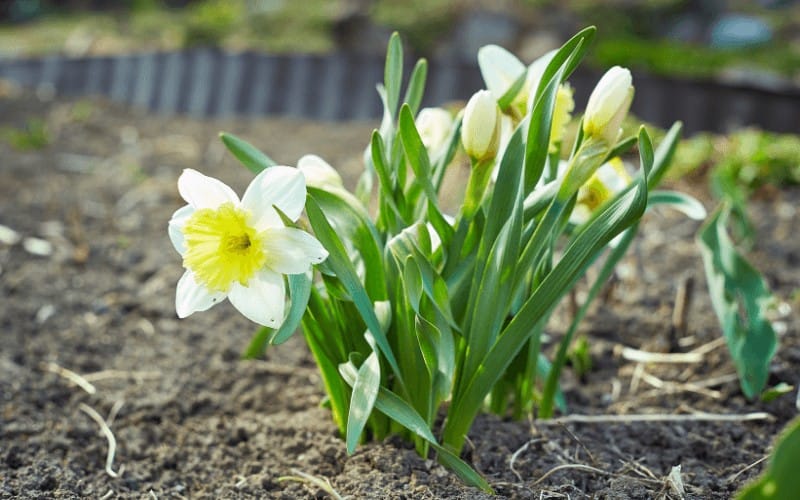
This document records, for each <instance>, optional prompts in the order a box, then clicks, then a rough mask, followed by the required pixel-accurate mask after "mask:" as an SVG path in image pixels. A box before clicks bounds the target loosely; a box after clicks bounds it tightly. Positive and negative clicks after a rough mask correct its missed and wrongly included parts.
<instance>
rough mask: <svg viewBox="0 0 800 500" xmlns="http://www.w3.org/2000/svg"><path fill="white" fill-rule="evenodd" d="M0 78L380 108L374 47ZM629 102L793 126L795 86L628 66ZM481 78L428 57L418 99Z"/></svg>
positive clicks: (335, 109)
mask: <svg viewBox="0 0 800 500" xmlns="http://www.w3.org/2000/svg"><path fill="white" fill-rule="evenodd" d="M600 76H601V75H600V73H599V72H596V71H591V70H588V71H579V72H577V73H575V74H574V75H572V77H571V78H570V82H571V84H572V85H573V87H574V88H575V92H576V96H575V101H576V103H577V104H578V107H579V108H580V107H582V104H583V103H585V102H586V99H587V98H588V95H589V93H590V92H591V90H592V88H593V86H594V84H595V83H596V82H597V80H598V79H599V77H600ZM0 78H4V79H8V80H12V81H15V82H17V83H19V84H20V85H22V86H25V87H40V86H43V85H44V86H47V87H50V88H52V89H53V90H54V91H55V92H56V94H58V95H65V96H85V95H105V96H108V97H109V98H110V99H112V100H113V101H117V102H123V103H127V104H131V105H134V106H137V107H142V108H146V109H149V110H152V111H156V112H160V113H167V114H173V113H180V114H187V115H190V116H197V117H203V116H231V115H240V116H266V115H280V116H289V117H298V118H309V119H318V120H326V121H347V120H369V119H376V118H379V117H380V113H381V107H380V101H379V100H378V97H377V95H376V93H375V84H376V83H377V82H380V81H382V79H383V57H382V56H378V55H374V56H373V55H364V54H348V53H332V54H325V55H267V54H262V53H257V52H238V53H231V52H224V51H221V50H216V49H193V50H186V51H177V52H155V53H142V54H136V55H121V56H113V57H80V58H70V57H63V56H57V55H56V56H48V57H43V58H27V59H0ZM634 82H635V85H636V93H637V95H636V99H634V103H633V108H632V112H633V113H634V114H636V115H637V116H639V117H640V118H642V119H643V120H645V121H648V122H651V123H654V124H657V125H660V126H663V127H667V126H669V125H671V124H672V122H674V121H675V120H678V119H680V120H683V122H684V124H685V128H686V131H687V132H688V133H693V132H698V131H712V132H725V131H729V130H731V129H733V128H736V127H741V126H750V125H752V126H758V127H761V128H763V129H766V130H771V131H775V132H794V133H797V132H800V120H798V116H800V89H797V88H792V87H787V88H782V89H766V88H757V87H755V86H745V85H726V84H722V83H717V82H714V81H692V80H679V79H673V78H664V77H656V76H652V75H646V74H634ZM481 87H483V83H482V79H481V76H480V72H479V70H478V67H477V65H476V64H463V63H459V62H456V61H451V60H435V61H432V62H431V65H430V69H429V72H428V85H427V92H426V100H425V104H426V105H439V104H442V103H445V102H448V101H453V100H466V99H468V98H469V96H470V95H471V94H472V92H474V91H475V90H476V89H479V88H481Z"/></svg>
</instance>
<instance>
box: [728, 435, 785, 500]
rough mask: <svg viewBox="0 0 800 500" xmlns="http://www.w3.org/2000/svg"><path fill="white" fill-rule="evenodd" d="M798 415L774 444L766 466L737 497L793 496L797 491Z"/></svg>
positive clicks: (781, 499) (776, 499)
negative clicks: (759, 475) (762, 472)
mask: <svg viewBox="0 0 800 500" xmlns="http://www.w3.org/2000/svg"><path fill="white" fill-rule="evenodd" d="M797 464H800V419H795V420H794V421H793V422H791V423H790V424H789V425H788V426H787V427H786V430H785V431H784V432H783V434H782V435H781V437H780V438H779V439H778V441H777V443H776V444H775V451H774V452H773V453H772V458H771V459H770V463H769V468H768V469H767V470H766V471H765V472H764V474H762V475H761V477H760V478H759V479H758V480H757V481H756V482H754V483H752V484H751V485H749V486H748V487H746V488H745V489H744V490H742V491H741V492H740V493H739V495H738V496H737V499H738V500H794V499H795V498H797V493H798V492H800V474H798V473H797Z"/></svg>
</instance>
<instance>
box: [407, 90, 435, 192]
mask: <svg viewBox="0 0 800 500" xmlns="http://www.w3.org/2000/svg"><path fill="white" fill-rule="evenodd" d="M398 125H399V128H400V139H401V141H402V142H403V150H404V151H405V153H406V158H407V159H408V163H409V164H410V165H411V169H412V170H413V171H414V176H415V181H416V182H418V183H420V184H421V185H422V188H423V190H424V192H425V194H426V196H427V197H428V202H429V203H433V204H436V190H435V189H434V188H433V184H432V183H431V162H430V158H428V150H427V149H425V144H423V143H422V138H421V137H420V135H419V132H418V131H417V125H416V124H415V123H414V115H413V114H412V113H411V108H410V107H409V106H408V105H407V104H404V105H403V107H402V108H401V109H400V119H399V122H398Z"/></svg>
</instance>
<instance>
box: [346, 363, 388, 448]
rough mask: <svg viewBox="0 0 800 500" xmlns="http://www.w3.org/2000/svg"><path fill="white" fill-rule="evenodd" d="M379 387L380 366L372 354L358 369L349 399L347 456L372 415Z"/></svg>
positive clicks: (354, 446)
mask: <svg viewBox="0 0 800 500" xmlns="http://www.w3.org/2000/svg"><path fill="white" fill-rule="evenodd" d="M380 385H381V364H380V361H379V360H378V355H377V354H376V353H375V352H373V353H371V354H370V355H369V356H367V359H366V360H364V363H362V364H361V367H360V368H359V369H358V375H357V376H356V380H355V383H354V384H353V394H352V396H351V398H350V411H349V413H348V415H347V439H346V442H347V454H348V455H351V454H352V453H353V452H354V451H355V450H356V446H357V445H358V442H359V440H360V439H361V433H362V432H363V431H364V426H366V425H367V420H368V419H369V417H370V415H371V414H372V408H373V407H374V406H375V399H376V398H377V397H378V389H379V388H380Z"/></svg>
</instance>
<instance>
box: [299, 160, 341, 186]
mask: <svg viewBox="0 0 800 500" xmlns="http://www.w3.org/2000/svg"><path fill="white" fill-rule="evenodd" d="M297 169H298V170H300V172H302V173H303V175H304V176H305V178H306V185H308V186H310V187H315V188H317V189H324V190H331V189H341V188H342V187H343V186H344V185H343V184H342V177H341V176H340V175H339V172H337V171H336V169H334V168H333V167H331V166H330V165H329V164H328V162H326V161H325V160H323V159H322V158H320V157H319V156H317V155H305V156H303V157H302V158H300V160H298V162H297Z"/></svg>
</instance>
